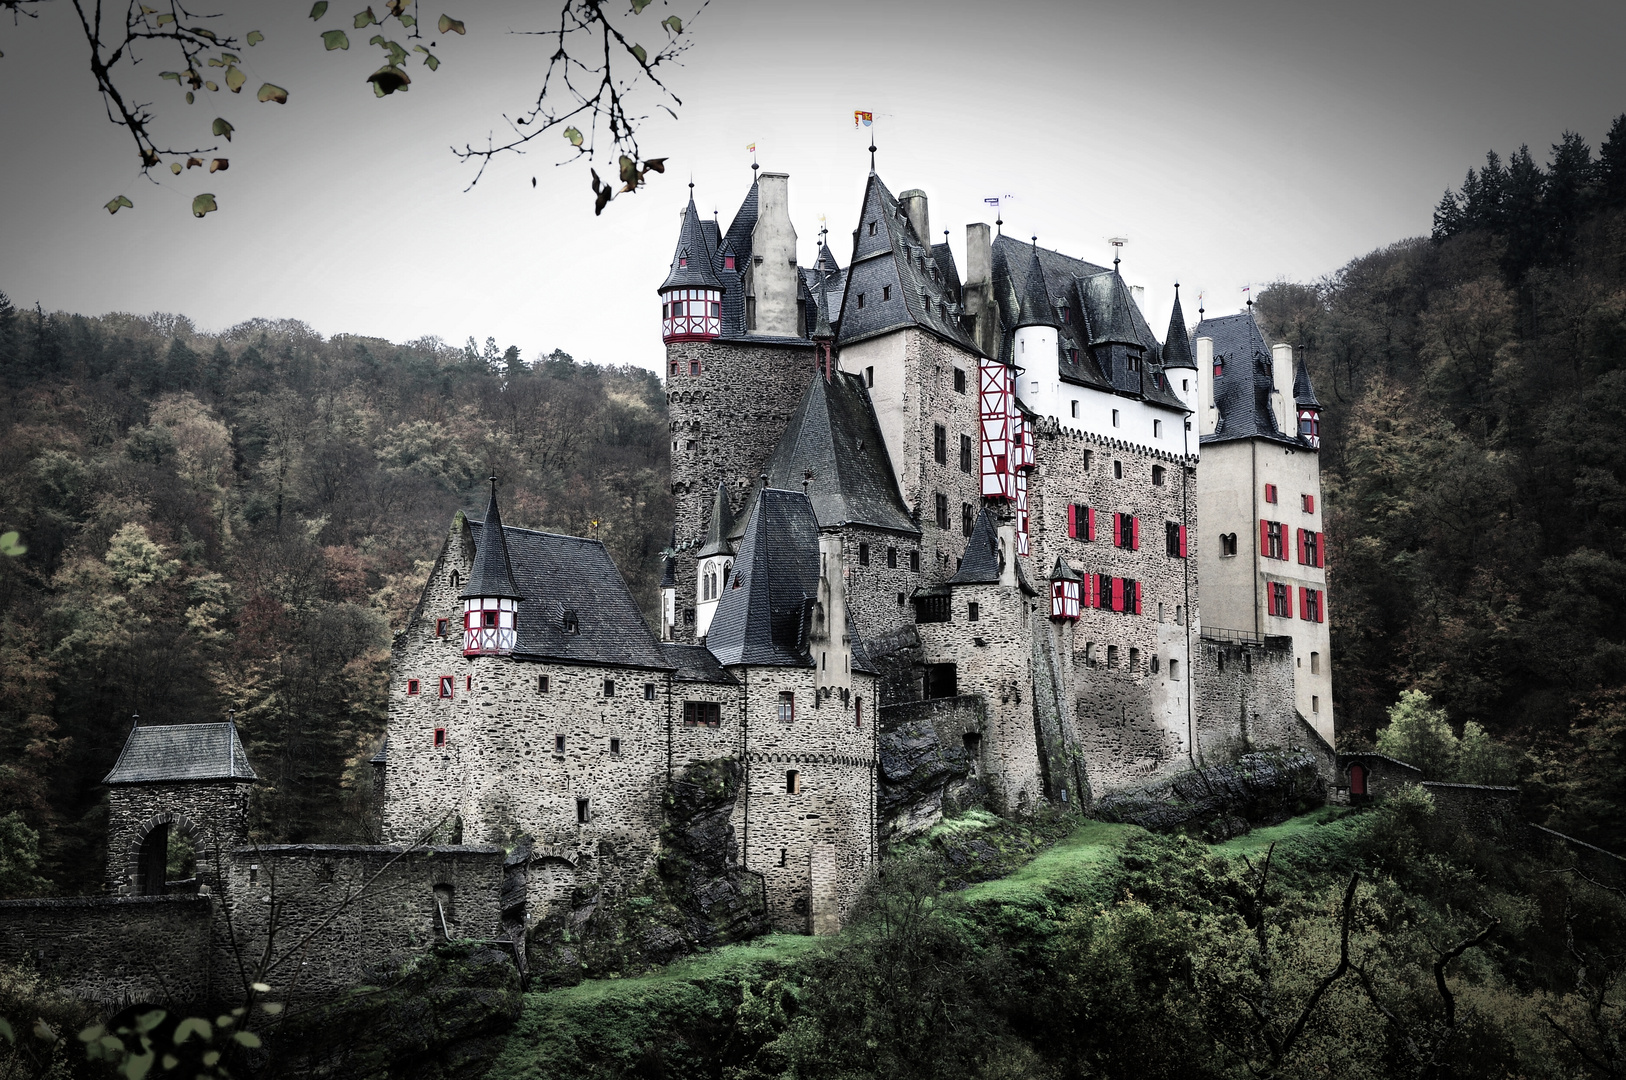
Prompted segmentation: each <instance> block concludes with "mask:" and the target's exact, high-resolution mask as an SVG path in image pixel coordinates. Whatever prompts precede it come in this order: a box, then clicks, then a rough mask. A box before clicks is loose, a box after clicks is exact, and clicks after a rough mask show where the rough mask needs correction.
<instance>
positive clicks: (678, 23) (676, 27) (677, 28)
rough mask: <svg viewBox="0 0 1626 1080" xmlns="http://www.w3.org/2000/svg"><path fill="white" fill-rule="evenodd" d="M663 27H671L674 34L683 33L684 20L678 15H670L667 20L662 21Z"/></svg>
mask: <svg viewBox="0 0 1626 1080" xmlns="http://www.w3.org/2000/svg"><path fill="white" fill-rule="evenodd" d="M661 25H662V26H669V27H671V28H672V33H674V34H681V33H683V20H682V19H680V18H678V17H677V16H676V15H668V16H667V17H666V18H664V19H662V20H661Z"/></svg>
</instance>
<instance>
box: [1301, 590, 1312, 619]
mask: <svg viewBox="0 0 1626 1080" xmlns="http://www.w3.org/2000/svg"><path fill="white" fill-rule="evenodd" d="M1309 617H1310V590H1309V589H1306V588H1305V587H1304V586H1303V585H1300V586H1299V618H1301V619H1308V618H1309Z"/></svg>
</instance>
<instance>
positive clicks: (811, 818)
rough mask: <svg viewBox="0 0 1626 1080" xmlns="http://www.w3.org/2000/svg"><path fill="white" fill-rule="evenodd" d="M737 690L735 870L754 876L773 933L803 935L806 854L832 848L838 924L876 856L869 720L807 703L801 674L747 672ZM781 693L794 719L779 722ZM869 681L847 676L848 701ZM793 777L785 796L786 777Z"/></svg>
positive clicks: (871, 683) (835, 701) (809, 686)
mask: <svg viewBox="0 0 1626 1080" xmlns="http://www.w3.org/2000/svg"><path fill="white" fill-rule="evenodd" d="M742 679H746V680H747V685H746V702H747V704H746V710H747V716H746V731H745V740H744V742H745V765H746V775H745V793H744V797H743V798H741V799H740V801H739V804H738V806H737V809H736V817H735V821H734V826H735V833H736V835H738V836H739V837H740V842H741V853H742V858H741V864H742V866H743V868H744V869H746V870H754V871H756V872H758V873H760V874H761V875H762V877H763V881H764V885H765V887H766V892H767V899H768V916H769V919H770V920H771V921H772V923H773V925H774V928H775V929H778V930H782V931H789V932H793V933H806V932H808V931H810V930H811V929H812V922H811V920H812V911H813V909H812V901H813V892H812V890H813V884H814V882H815V877H814V867H815V863H814V860H815V855H817V854H818V852H817V851H816V848H817V847H818V846H819V845H823V844H829V845H833V846H834V849H835V850H834V854H833V858H834V859H835V863H834V869H833V870H830V869H829V868H828V865H829V864H828V859H829V858H830V857H831V856H830V855H828V854H825V855H819V858H820V859H823V860H825V862H824V863H822V864H821V865H823V866H825V870H824V871H821V873H825V877H826V878H829V877H831V876H833V878H834V880H835V885H834V889H835V896H836V901H835V902H836V907H837V910H838V912H839V918H840V920H841V921H842V922H845V921H846V919H847V917H848V916H849V915H850V914H851V911H852V906H853V904H854V902H855V901H856V900H857V898H858V893H859V890H860V889H862V887H863V885H864V883H865V881H867V880H868V877H869V872H870V867H871V866H872V864H873V863H874V861H875V858H876V854H877V851H876V848H877V820H876V812H875V800H876V794H877V793H876V790H875V786H876V782H875V756H876V748H875V739H876V724H875V719H874V717H873V716H870V717H866V718H864V720H863V721H862V723H861V724H860V722H859V719H858V717H857V716H856V712H855V710H854V708H853V706H852V702H851V701H849V702H847V703H846V704H845V705H844V704H843V703H842V701H841V699H840V698H839V697H832V698H829V699H826V700H824V701H821V702H820V703H819V705H818V707H815V706H814V701H813V670H812V669H811V668H752V669H750V670H749V672H748V675H742ZM782 691H789V692H791V693H793V694H794V695H795V701H796V710H795V719H793V720H792V721H790V722H789V723H786V722H785V721H782V720H780V719H779V716H778V701H779V694H780V692H782ZM874 692H875V680H874V678H873V677H872V676H868V675H858V674H855V675H854V676H853V694H854V696H855V697H862V698H864V699H865V700H866V701H874V700H875V693H874ZM791 772H794V773H795V774H796V784H795V787H796V790H795V791H791V790H789V787H790V784H789V783H788V777H787V774H788V773H791Z"/></svg>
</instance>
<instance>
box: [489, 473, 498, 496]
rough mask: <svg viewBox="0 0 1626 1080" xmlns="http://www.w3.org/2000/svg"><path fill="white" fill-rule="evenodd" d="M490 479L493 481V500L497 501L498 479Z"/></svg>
mask: <svg viewBox="0 0 1626 1080" xmlns="http://www.w3.org/2000/svg"><path fill="white" fill-rule="evenodd" d="M490 479H491V497H492V498H493V499H495V498H496V497H497V478H496V477H495V476H493V477H491V478H490Z"/></svg>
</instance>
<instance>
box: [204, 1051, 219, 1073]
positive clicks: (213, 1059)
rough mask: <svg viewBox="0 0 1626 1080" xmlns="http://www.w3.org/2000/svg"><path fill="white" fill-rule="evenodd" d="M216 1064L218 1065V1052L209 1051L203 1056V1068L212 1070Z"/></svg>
mask: <svg viewBox="0 0 1626 1080" xmlns="http://www.w3.org/2000/svg"><path fill="white" fill-rule="evenodd" d="M218 1064H220V1051H219V1050H210V1051H209V1052H208V1053H206V1054H204V1055H203V1065H204V1067H205V1068H208V1069H212V1068H214V1067H215V1066H216V1065H218Z"/></svg>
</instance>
